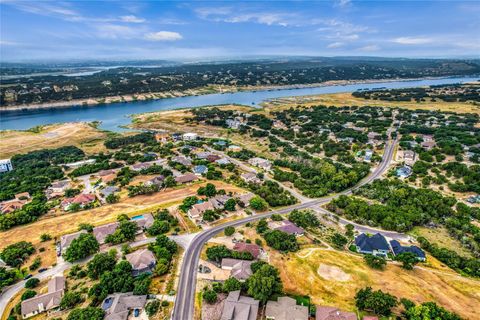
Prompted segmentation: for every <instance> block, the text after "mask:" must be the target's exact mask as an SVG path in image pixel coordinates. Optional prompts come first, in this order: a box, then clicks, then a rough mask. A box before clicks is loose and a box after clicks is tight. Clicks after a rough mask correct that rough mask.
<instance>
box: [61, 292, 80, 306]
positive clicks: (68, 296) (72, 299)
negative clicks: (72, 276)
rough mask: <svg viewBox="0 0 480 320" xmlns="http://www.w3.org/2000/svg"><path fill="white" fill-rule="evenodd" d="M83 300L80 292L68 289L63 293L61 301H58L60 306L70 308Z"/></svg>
mask: <svg viewBox="0 0 480 320" xmlns="http://www.w3.org/2000/svg"><path fill="white" fill-rule="evenodd" d="M83 301H84V299H83V297H82V295H81V294H80V293H78V292H73V291H68V292H66V293H65V294H64V295H63V297H62V301H60V308H61V309H70V308H73V307H75V306H76V305H77V304H79V303H82V302H83Z"/></svg>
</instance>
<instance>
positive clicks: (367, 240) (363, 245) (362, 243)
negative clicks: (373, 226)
mask: <svg viewBox="0 0 480 320" xmlns="http://www.w3.org/2000/svg"><path fill="white" fill-rule="evenodd" d="M355 244H356V245H357V246H358V247H360V249H361V250H362V251H373V250H386V251H389V250H390V247H389V246H388V243H387V240H386V239H385V237H384V236H382V235H381V234H380V233H377V234H375V235H373V236H371V237H368V236H367V235H366V234H365V233H362V234H361V235H359V236H358V237H356V238H355Z"/></svg>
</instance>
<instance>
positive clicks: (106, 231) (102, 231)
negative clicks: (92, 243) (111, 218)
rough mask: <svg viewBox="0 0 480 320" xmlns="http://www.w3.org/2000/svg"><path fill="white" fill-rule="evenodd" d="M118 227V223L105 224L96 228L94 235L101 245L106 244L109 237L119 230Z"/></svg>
mask: <svg viewBox="0 0 480 320" xmlns="http://www.w3.org/2000/svg"><path fill="white" fill-rule="evenodd" d="M118 225H119V223H118V222H112V223H108V224H104V225H103V226H98V227H95V228H93V235H94V236H95V239H97V241H98V243H99V244H102V243H105V239H106V238H107V236H108V235H110V234H112V233H114V232H115V230H117V227H118Z"/></svg>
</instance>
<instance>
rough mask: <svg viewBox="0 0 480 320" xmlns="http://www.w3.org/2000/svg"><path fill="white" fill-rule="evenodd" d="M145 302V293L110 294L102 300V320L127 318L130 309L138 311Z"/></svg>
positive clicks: (123, 319) (122, 319)
mask: <svg viewBox="0 0 480 320" xmlns="http://www.w3.org/2000/svg"><path fill="white" fill-rule="evenodd" d="M146 303H147V296H146V295H142V296H137V295H133V293H132V292H127V293H114V294H111V295H109V296H107V297H106V298H105V300H103V302H102V310H103V311H105V318H104V320H127V319H128V315H129V313H130V311H133V312H134V313H140V312H139V311H141V310H142V309H143V308H144V307H145V304H146Z"/></svg>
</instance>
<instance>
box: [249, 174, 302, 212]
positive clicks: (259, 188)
mask: <svg viewBox="0 0 480 320" xmlns="http://www.w3.org/2000/svg"><path fill="white" fill-rule="evenodd" d="M248 187H249V189H250V190H252V191H253V192H254V193H255V194H257V195H258V196H260V197H262V198H263V199H264V200H265V201H266V202H267V203H268V204H269V205H270V206H271V207H281V206H288V205H291V204H295V203H296V202H297V199H296V198H295V197H294V196H292V195H291V194H290V193H289V192H288V191H286V190H284V189H283V188H282V187H281V186H280V185H279V184H278V183H277V182H275V181H270V180H267V181H265V182H264V183H263V184H261V185H259V184H250V185H249V186H248ZM253 199H255V198H252V199H251V200H250V205H252V202H253V206H252V208H253V209H255V210H259V211H260V210H261V209H263V207H264V206H263V205H260V203H259V201H258V199H256V200H253ZM259 208H261V209H259Z"/></svg>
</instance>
